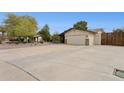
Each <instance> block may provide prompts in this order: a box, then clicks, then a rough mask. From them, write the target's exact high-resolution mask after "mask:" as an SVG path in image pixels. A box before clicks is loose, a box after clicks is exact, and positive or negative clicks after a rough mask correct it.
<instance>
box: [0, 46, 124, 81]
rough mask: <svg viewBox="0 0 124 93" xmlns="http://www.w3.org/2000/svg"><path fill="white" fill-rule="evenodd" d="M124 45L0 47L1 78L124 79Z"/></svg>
mask: <svg viewBox="0 0 124 93" xmlns="http://www.w3.org/2000/svg"><path fill="white" fill-rule="evenodd" d="M114 68H118V69H122V70H124V47H117V46H71V45H64V44H51V45H45V46H37V47H26V48H16V49H4V50H2V49H1V50H0V80H41V81H42V80H124V79H122V78H119V77H116V76H114V75H113V71H114Z"/></svg>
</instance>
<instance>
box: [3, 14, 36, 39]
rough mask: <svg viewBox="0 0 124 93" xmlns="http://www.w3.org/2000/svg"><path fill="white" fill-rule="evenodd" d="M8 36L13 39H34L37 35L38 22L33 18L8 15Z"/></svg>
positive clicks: (6, 23) (6, 24)
mask: <svg viewBox="0 0 124 93" xmlns="http://www.w3.org/2000/svg"><path fill="white" fill-rule="evenodd" d="M4 24H5V28H6V29H7V32H8V35H9V36H11V37H24V38H25V37H33V36H34V35H36V30H37V22H36V20H35V18H33V17H32V16H17V15H15V14H8V15H7V18H6V20H5V21H4Z"/></svg>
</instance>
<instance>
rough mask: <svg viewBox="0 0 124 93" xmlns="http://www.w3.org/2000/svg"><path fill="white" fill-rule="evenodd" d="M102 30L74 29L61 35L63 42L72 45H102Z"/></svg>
mask: <svg viewBox="0 0 124 93" xmlns="http://www.w3.org/2000/svg"><path fill="white" fill-rule="evenodd" d="M102 32H103V31H102V29H95V30H93V31H89V30H87V31H83V30H77V29H74V28H71V29H68V30H66V31H65V32H63V33H61V34H60V36H61V41H62V42H63V43H65V44H72V45H101V33H102Z"/></svg>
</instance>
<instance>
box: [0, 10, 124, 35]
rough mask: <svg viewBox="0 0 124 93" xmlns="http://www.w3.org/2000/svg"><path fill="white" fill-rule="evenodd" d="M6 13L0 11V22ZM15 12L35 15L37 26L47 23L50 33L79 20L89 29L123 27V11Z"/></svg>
mask: <svg viewBox="0 0 124 93" xmlns="http://www.w3.org/2000/svg"><path fill="white" fill-rule="evenodd" d="M6 14H7V12H0V22H2V21H3V20H4V19H5V15H6ZM16 14H17V15H31V16H33V17H35V18H36V20H37V22H38V27H39V28H41V27H43V26H44V25H45V24H48V25H49V27H50V32H51V33H54V32H63V31H64V30H67V29H69V28H71V27H72V26H73V24H74V23H76V22H77V21H80V20H85V21H87V22H88V28H89V29H95V28H103V29H104V30H105V31H106V32H111V31H112V30H113V29H114V28H122V27H124V12H16Z"/></svg>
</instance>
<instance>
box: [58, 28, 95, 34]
mask: <svg viewBox="0 0 124 93" xmlns="http://www.w3.org/2000/svg"><path fill="white" fill-rule="evenodd" d="M71 30H77V29H74V28H70V29H68V30H66V31H64V32H62V33H61V34H60V35H64V34H65V33H67V32H69V31H71ZM80 31H84V30H80ZM86 32H90V33H94V34H95V33H96V32H94V31H91V30H86Z"/></svg>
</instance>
